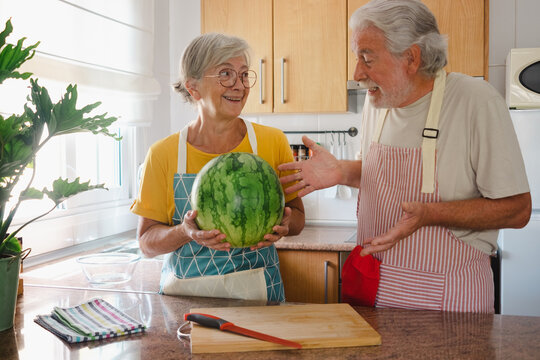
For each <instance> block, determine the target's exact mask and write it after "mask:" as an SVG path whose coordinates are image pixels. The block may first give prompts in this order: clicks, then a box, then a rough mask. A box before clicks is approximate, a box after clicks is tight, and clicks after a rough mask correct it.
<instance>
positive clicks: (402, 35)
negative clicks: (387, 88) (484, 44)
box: [349, 0, 448, 77]
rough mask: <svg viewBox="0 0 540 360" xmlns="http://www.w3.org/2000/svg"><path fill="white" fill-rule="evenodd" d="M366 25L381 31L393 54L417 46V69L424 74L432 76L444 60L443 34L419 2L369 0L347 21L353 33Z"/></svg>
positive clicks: (444, 41) (387, 46) (444, 37)
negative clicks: (419, 58)
mask: <svg viewBox="0 0 540 360" xmlns="http://www.w3.org/2000/svg"><path fill="white" fill-rule="evenodd" d="M369 26H375V27H376V28H378V29H379V30H381V31H382V32H383V34H384V36H385V38H386V48H387V49H388V51H390V53H392V54H393V55H394V56H399V55H401V54H403V53H404V52H405V51H406V50H407V49H409V48H410V47H411V46H413V45H415V44H416V45H418V46H419V47H420V50H421V54H422V55H421V60H422V62H421V65H420V69H419V72H420V73H422V74H424V75H425V76H428V77H434V76H435V74H436V73H437V71H439V70H440V69H442V68H443V67H445V66H446V64H447V62H448V60H447V40H446V36H444V35H441V33H440V32H439V28H438V26H437V20H436V19H435V16H434V15H433V13H432V12H431V11H430V10H429V9H428V8H427V6H425V5H424V4H423V3H421V2H420V1H417V0H372V1H370V2H369V3H367V4H366V5H364V6H362V7H360V8H359V9H357V10H356V11H355V12H354V13H353V14H352V16H351V19H350V24H349V27H350V28H351V30H352V31H353V32H354V31H361V30H363V29H365V28H367V27H369ZM352 46H353V47H354V46H355V45H354V44H352Z"/></svg>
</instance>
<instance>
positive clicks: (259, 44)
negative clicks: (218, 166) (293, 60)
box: [201, 0, 274, 113]
mask: <svg viewBox="0 0 540 360" xmlns="http://www.w3.org/2000/svg"><path fill="white" fill-rule="evenodd" d="M201 17H202V18H201V27H202V29H201V30H202V32H203V33H209V32H221V33H226V34H229V35H236V36H239V37H241V38H243V39H244V40H246V41H247V42H248V43H249V45H250V47H251V50H252V52H251V68H252V69H253V70H254V71H255V72H256V73H257V83H256V84H255V86H254V87H253V88H251V90H250V94H249V97H248V101H247V103H246V105H245V107H244V112H246V113H271V112H272V109H273V84H272V79H273V75H272V72H273V69H274V65H273V64H274V59H273V55H272V54H273V43H272V26H273V25H272V1H271V0H270V1H269V0H202V1H201Z"/></svg>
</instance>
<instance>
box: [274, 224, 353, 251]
mask: <svg viewBox="0 0 540 360" xmlns="http://www.w3.org/2000/svg"><path fill="white" fill-rule="evenodd" d="M355 246H356V227H353V226H320V225H306V227H305V228H304V230H303V231H302V232H301V233H300V234H299V235H296V236H286V237H284V238H282V239H280V240H279V241H278V242H276V248H277V249H292V250H319V251H351V250H352V249H353V248H354V247H355Z"/></svg>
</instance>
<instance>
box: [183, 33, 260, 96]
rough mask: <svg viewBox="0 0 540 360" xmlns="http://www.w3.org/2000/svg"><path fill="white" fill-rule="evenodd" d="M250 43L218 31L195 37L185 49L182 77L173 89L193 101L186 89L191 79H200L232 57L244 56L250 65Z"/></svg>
mask: <svg viewBox="0 0 540 360" xmlns="http://www.w3.org/2000/svg"><path fill="white" fill-rule="evenodd" d="M249 51H250V47H249V45H248V43H247V42H246V41H245V40H244V39H241V38H239V37H236V36H229V35H225V34H218V33H207V34H203V35H200V36H198V37H196V38H195V39H193V40H192V41H191V43H190V44H189V45H188V46H187V47H186V48H185V49H184V53H183V54H182V58H181V59H180V78H179V79H178V81H177V82H176V83H174V84H173V89H174V90H175V91H176V92H179V93H180V95H182V96H183V97H184V99H185V100H186V102H189V103H193V102H194V101H193V98H192V97H191V95H190V94H189V92H188V91H187V89H186V86H185V83H186V81H187V80H189V79H195V80H200V79H201V78H202V77H203V75H204V73H205V72H206V71H207V70H208V69H210V68H213V67H215V66H218V65H219V64H222V63H224V62H225V61H227V60H228V59H230V58H233V57H237V56H244V57H245V58H246V62H247V65H248V67H249V61H250V58H249Z"/></svg>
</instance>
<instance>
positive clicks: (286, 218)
mask: <svg viewBox="0 0 540 360" xmlns="http://www.w3.org/2000/svg"><path fill="white" fill-rule="evenodd" d="M291 213H292V210H291V208H290V207H288V206H286V207H285V209H284V210H283V218H282V219H281V224H279V225H276V226H274V227H273V228H272V230H274V232H273V233H271V234H266V235H264V241H260V242H259V243H258V244H257V245H253V246H252V247H251V248H250V249H251V250H256V249H260V248H263V247H267V246H270V245H272V244H273V243H275V242H276V241H278V240H279V239H281V238H282V237H284V236H286V235H287V234H288V233H289V222H290V221H291Z"/></svg>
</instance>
